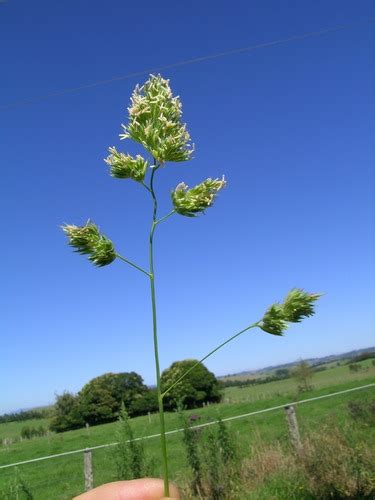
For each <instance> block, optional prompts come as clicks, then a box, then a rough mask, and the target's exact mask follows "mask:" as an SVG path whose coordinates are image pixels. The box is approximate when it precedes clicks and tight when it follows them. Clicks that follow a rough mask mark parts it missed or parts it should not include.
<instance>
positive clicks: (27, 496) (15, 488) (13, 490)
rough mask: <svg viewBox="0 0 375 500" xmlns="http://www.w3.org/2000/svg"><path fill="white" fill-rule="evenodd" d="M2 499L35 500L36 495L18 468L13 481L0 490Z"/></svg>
mask: <svg viewBox="0 0 375 500" xmlns="http://www.w3.org/2000/svg"><path fill="white" fill-rule="evenodd" d="M0 498H1V500H33V498H34V495H33V494H32V492H31V489H30V487H29V485H28V484H27V483H26V481H25V480H24V479H23V477H22V476H21V475H20V473H19V471H18V469H17V468H16V470H15V474H14V477H13V479H11V480H10V481H9V482H8V484H7V485H6V486H5V488H3V489H2V490H0Z"/></svg>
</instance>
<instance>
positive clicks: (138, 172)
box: [104, 146, 148, 182]
mask: <svg viewBox="0 0 375 500" xmlns="http://www.w3.org/2000/svg"><path fill="white" fill-rule="evenodd" d="M109 152H110V155H109V156H107V158H105V160H104V161H105V162H106V163H107V165H109V166H110V174H111V175H112V177H116V178H117V179H133V180H134V181H137V182H143V180H144V178H145V175H146V170H147V166H148V162H147V160H145V159H143V158H142V156H141V155H137V156H136V157H135V158H134V157H133V156H131V155H127V154H124V153H120V152H118V151H117V149H116V148H115V147H114V146H113V147H112V148H109Z"/></svg>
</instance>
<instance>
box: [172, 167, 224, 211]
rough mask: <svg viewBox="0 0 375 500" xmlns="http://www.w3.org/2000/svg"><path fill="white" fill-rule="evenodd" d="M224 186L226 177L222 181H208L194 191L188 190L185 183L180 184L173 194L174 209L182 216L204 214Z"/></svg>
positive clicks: (197, 186)
mask: <svg viewBox="0 0 375 500" xmlns="http://www.w3.org/2000/svg"><path fill="white" fill-rule="evenodd" d="M224 186H225V180H224V176H223V178H222V179H206V180H205V181H203V182H201V183H200V184H197V185H196V186H195V187H193V188H192V189H188V186H187V185H186V184H185V183H184V182H180V184H178V186H177V187H176V189H175V190H174V191H172V193H171V196H172V202H173V206H174V209H175V210H176V212H177V213H179V214H180V215H185V216H186V217H195V216H196V215H197V214H198V213H199V212H204V211H205V210H206V209H207V208H209V207H211V206H212V204H213V202H214V201H215V198H216V196H217V194H218V192H219V191H220V190H221V189H222V188H223V187H224Z"/></svg>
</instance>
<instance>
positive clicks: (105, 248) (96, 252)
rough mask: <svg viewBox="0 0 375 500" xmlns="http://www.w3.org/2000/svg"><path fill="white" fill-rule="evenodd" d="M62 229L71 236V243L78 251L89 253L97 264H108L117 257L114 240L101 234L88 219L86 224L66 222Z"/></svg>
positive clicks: (99, 265)
mask: <svg viewBox="0 0 375 500" xmlns="http://www.w3.org/2000/svg"><path fill="white" fill-rule="evenodd" d="M62 229H63V231H64V233H65V234H66V235H67V237H68V238H69V245H70V246H72V247H73V248H75V249H76V252H78V253H80V254H82V255H89V260H90V261H91V262H92V263H93V264H95V265H96V266H98V267H103V266H106V265H108V264H110V263H111V262H113V261H114V260H115V259H116V252H115V249H114V246H113V243H112V241H111V240H109V239H108V238H106V237H105V236H103V235H102V234H100V232H99V229H98V227H97V226H96V225H95V224H93V223H92V222H90V221H88V222H87V223H86V224H85V225H84V226H74V225H69V224H65V225H64V226H62Z"/></svg>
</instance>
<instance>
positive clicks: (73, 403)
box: [50, 392, 85, 432]
mask: <svg viewBox="0 0 375 500" xmlns="http://www.w3.org/2000/svg"><path fill="white" fill-rule="evenodd" d="M84 423H85V422H84V419H83V417H82V414H81V408H80V404H79V399H78V397H77V396H75V395H74V394H71V393H70V392H64V393H63V394H61V395H58V396H56V402H55V405H54V408H53V414H52V418H51V421H50V429H51V430H52V431H55V432H65V431H68V430H71V429H78V428H79V427H83V425H84Z"/></svg>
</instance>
